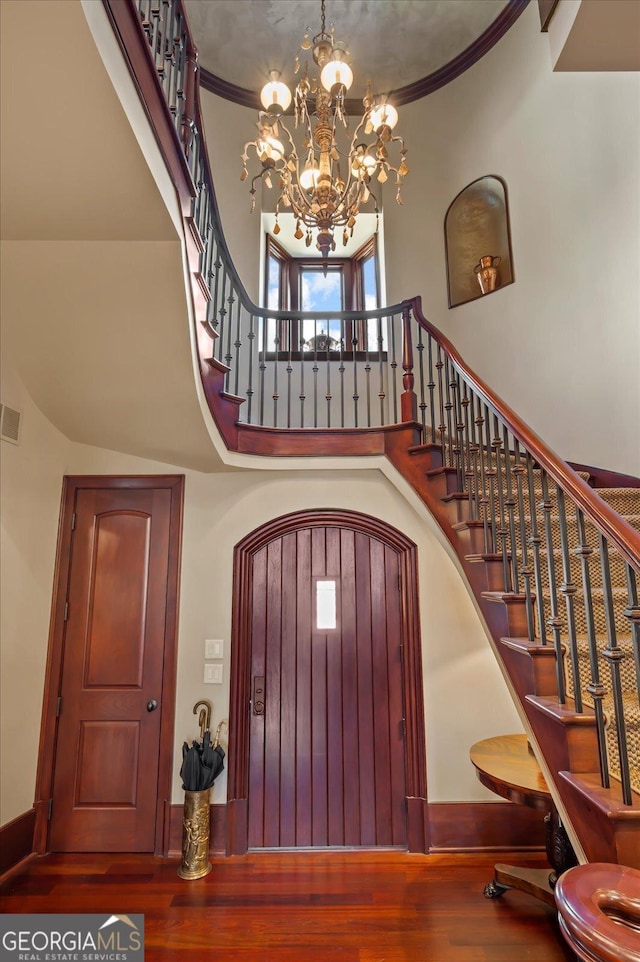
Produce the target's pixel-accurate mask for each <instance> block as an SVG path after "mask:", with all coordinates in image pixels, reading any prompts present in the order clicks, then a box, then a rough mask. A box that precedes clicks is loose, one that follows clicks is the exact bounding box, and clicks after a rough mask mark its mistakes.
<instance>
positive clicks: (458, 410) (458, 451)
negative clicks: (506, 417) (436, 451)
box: [451, 364, 465, 491]
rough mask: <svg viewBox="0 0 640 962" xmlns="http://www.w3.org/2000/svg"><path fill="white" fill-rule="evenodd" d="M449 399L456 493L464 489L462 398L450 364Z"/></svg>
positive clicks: (458, 383)
mask: <svg viewBox="0 0 640 962" xmlns="http://www.w3.org/2000/svg"><path fill="white" fill-rule="evenodd" d="M451 397H452V399H453V418H454V431H455V434H454V449H453V450H454V451H455V455H456V476H457V482H458V483H457V487H458V491H464V489H465V487H464V486H465V463H464V421H463V420H462V398H461V397H460V381H459V375H458V373H457V371H456V370H455V368H454V366H453V364H451Z"/></svg>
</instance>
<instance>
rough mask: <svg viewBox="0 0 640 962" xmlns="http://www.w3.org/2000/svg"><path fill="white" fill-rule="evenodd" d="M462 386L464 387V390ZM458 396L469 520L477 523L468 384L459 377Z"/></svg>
mask: <svg viewBox="0 0 640 962" xmlns="http://www.w3.org/2000/svg"><path fill="white" fill-rule="evenodd" d="M460 385H463V386H464V389H462V388H461V386H460ZM458 394H462V397H461V398H460V407H461V409H462V418H463V425H462V430H463V442H464V452H465V471H464V477H465V485H466V490H467V497H468V499H469V519H470V520H471V521H475V520H476V519H477V517H478V515H477V513H476V488H475V472H474V470H473V464H472V462H471V429H470V426H469V405H470V403H471V402H470V400H469V394H468V393H467V382H466V381H465V379H464V378H461V377H460V375H458Z"/></svg>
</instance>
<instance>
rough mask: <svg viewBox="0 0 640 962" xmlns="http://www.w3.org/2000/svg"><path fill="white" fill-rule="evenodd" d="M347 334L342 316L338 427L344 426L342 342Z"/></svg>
mask: <svg viewBox="0 0 640 962" xmlns="http://www.w3.org/2000/svg"><path fill="white" fill-rule="evenodd" d="M346 335H347V332H346V325H345V321H344V318H343V319H342V320H341V321H340V348H339V350H340V363H339V364H338V374H339V375H340V427H341V428H343V427H344V372H345V371H346V368H345V364H344V343H345V337H346Z"/></svg>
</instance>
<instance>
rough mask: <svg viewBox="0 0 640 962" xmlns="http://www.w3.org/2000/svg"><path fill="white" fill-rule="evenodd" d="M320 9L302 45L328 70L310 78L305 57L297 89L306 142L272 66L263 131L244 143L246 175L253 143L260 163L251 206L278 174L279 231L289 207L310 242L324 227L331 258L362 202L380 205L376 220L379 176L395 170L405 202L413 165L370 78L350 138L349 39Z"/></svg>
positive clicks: (323, 246) (321, 236)
mask: <svg viewBox="0 0 640 962" xmlns="http://www.w3.org/2000/svg"><path fill="white" fill-rule="evenodd" d="M320 7H321V27H320V32H319V33H318V34H316V36H315V37H313V38H310V36H309V34H310V30H309V28H307V31H306V33H305V35H304V38H303V40H302V43H301V45H300V50H302V51H308V50H310V51H311V54H312V56H313V60H314V62H315V64H316V65H317V66H318V67H319V68H320V71H321V72H320V78H319V80H318V79H317V78H315V77H310V76H309V68H308V62H306V63H305V66H304V69H303V71H302V74H301V77H300V80H299V81H298V84H297V86H296V88H295V91H294V95H293V105H294V106H293V118H294V129H295V130H299V133H298V135H297V140H298V143H299V144H300V147H298V146H296V141H295V140H294V137H293V135H292V133H291V131H290V130H289V127H287V125H286V124H285V121H284V114H285V112H286V111H287V110H288V108H289V106H290V105H291V100H292V95H291V91H290V90H289V88H288V87H287V85H286V84H285V83H283V82H282V81H281V80H280V74H279V72H278V71H275V70H273V71H271V73H270V80H269V82H268V83H267V84H266V85H265V86H264V87H263V89H262V91H261V94H260V99H261V102H262V106H263V107H264V110H261V111H260V112H259V115H258V121H257V124H256V126H257V128H258V136H257V138H256V139H255V140H253V141H249V142H248V143H246V144H245V146H244V151H243V154H242V165H243V166H242V174H241V179H242V180H243V181H244V180H246V179H247V177H248V170H247V163H248V161H249V150H250V149H252V150H254V151H255V153H256V156H257V158H258V160H259V162H260V165H261V169H260V171H259V172H258V173H257V174H256V175H255V177H253V179H252V181H251V190H250V194H251V196H252V201H251V210H252V211H253V210H255V206H256V200H255V195H256V183H258V182H259V181H262V182H263V183H264V185H265V186H266V187H267V188H272V187H273V180H274V178H277V181H278V188H279V191H280V193H279V196H278V199H277V202H276V206H275V226H274V228H273V233H274V234H276V235H277V234H279V233H280V225H279V223H278V215H279V213H280V211H281V210H285V211H290V212H291V213H292V214H293V215H294V217H295V221H296V230H295V234H294V237H296V238H297V239H298V240H301V239H302V238H303V237H304V238H305V243H306V246H307V247H309V246H310V245H311V243H312V239H313V232H314V231H317V234H316V247H317V248H318V250H319V251H320V252H321V254H322V257H323V258H325V259H326V258H327V257H328V255H329V252H330V251H334V250H335V249H336V241H335V233H336V231H339V230H340V229H342V242H343V244H345V245H346V244H347V243H348V241H349V238H350V236H352V235H353V229H354V226H355V223H356V217H357V216H358V214H359V212H360V208H361V206H362V205H364V204H370V205H371V206H372V207H373V210H374V212H375V214H376V224H377V215H378V213H379V204H378V199H377V197H376V195H375V193H374V191H373V189H372V188H373V186H374V182H375V181H377V182H378V183H380V184H383V183H384V182H385V181H386V180H388V178H389V175H395V183H396V200H397V202H398V203H399V204H402V198H401V196H400V188H401V186H402V182H403V179H404V177H405V176H406V175H407V174H408V173H409V168H408V167H407V164H406V160H405V155H406V153H407V148H406V147H405V144H404V140H403V139H402V137H399V136H397V135H394V133H393V130H394V128H395V126H396V124H397V122H398V112H397V110H396V109H395V107H394V106H393V105H392V104H390V103H387V99H386V97H384V96H376V97H374V96H372V94H371V84H370V83H368V84H367V90H366V94H365V96H364V98H363V101H362V103H363V107H364V113H363V116H362V117H361V118H360V120H359V122H358V124H357V127H356V129H355V132H354V134H353V136H352V137H351V138H350V139H349V129H348V117H347V113H346V102H345V96H346V93H347V91H348V90H349V88H350V86H351V84H352V82H353V72H352V70H351V67H350V66H349V64H348V62H347V56H348V52H347V50H346V48H345V45H344V44H343V43H341V42H340V41H336V40H335V38H334V27H333V24H331V25H330V27H329V32H328V33H327V31H326V26H325V0H321V4H320ZM312 69H313V68H312ZM299 71H300V52H298V54H297V55H296V59H295V72H296V74H297V73H298V72H299ZM390 150H392V151H393V152H394V153H395V152H397V153H398V154H399V156H398V159H397V166H394V165H393V163H392V162H391V159H390Z"/></svg>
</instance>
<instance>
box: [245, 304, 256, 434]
mask: <svg viewBox="0 0 640 962" xmlns="http://www.w3.org/2000/svg"><path fill="white" fill-rule="evenodd" d="M255 323H256V316H255V314H254V313H253V312H251V314H250V315H249V333H248V334H247V340H248V341H249V383H248V385H247V424H253V421H252V420H251V415H252V404H253V354H254V351H255V346H254V345H256V340H257V338H256V330H255Z"/></svg>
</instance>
